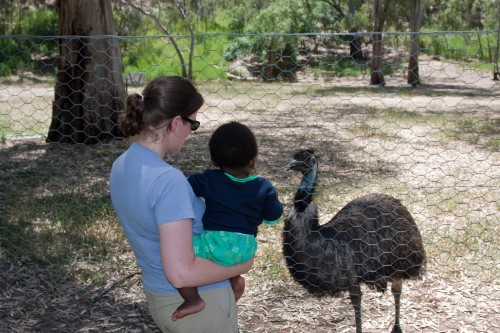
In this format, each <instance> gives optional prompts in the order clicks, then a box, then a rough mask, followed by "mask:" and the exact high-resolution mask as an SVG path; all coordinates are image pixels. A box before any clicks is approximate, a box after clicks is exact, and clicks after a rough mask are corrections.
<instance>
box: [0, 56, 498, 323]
mask: <svg viewBox="0 0 500 333" xmlns="http://www.w3.org/2000/svg"><path fill="white" fill-rule="evenodd" d="M435 66H437V65H436V64H434V67H432V66H430V67H431V69H433V70H436V67H435ZM446 68H447V70H448V71H449V70H450V68H449V67H446ZM425 70H426V69H425V67H424V68H423V69H422V71H423V73H424V74H425ZM467 73H468V75H472V74H470V73H469V72H467ZM444 79H445V78H443V80H444ZM464 79H467V78H464ZM346 80H349V79H346ZM439 80H441V79H440V78H439V76H437V79H436V81H435V82H430V80H429V82H426V85H425V86H424V87H422V88H419V89H417V90H407V89H402V90H401V93H398V89H397V88H390V87H388V88H386V90H383V89H380V88H366V87H365V86H364V82H359V81H356V82H357V83H355V82H353V83H349V82H344V81H342V82H336V81H333V82H330V83H328V84H324V83H322V82H317V83H315V82H312V83H311V82H310V83H298V84H294V85H280V84H269V85H257V86H255V85H254V84H255V83H253V84H252V83H241V84H240V83H238V84H234V83H231V84H227V83H225V84H224V83H220V82H219V83H217V84H215V83H214V84H211V83H206V84H204V85H203V87H202V89H203V90H204V91H203V92H204V95H205V96H206V97H207V105H208V106H207V107H206V108H205V109H204V110H203V112H202V113H201V114H200V116H199V118H200V120H201V121H202V123H203V127H202V128H201V129H200V130H199V131H197V132H196V133H195V134H194V135H192V136H191V137H190V139H189V140H188V142H187V144H186V146H185V149H184V150H183V152H182V153H181V154H177V155H175V156H170V157H169V158H168V159H169V162H171V163H172V164H174V165H177V166H179V167H181V168H189V169H193V168H195V169H200V170H201V169H203V168H205V167H207V166H208V165H209V157H208V152H207V149H206V142H207V139H208V137H209V135H210V133H211V132H212V130H213V129H214V128H215V127H216V126H217V125H218V124H220V123H222V122H225V121H228V120H231V119H236V120H239V121H242V122H245V123H247V124H248V125H250V126H251V127H252V129H253V130H254V131H255V132H256V134H257V136H258V140H259V144H260V156H259V161H258V174H259V175H261V176H265V177H267V178H269V179H270V180H271V181H272V182H273V183H274V184H275V185H276V186H277V188H278V190H279V194H280V198H281V199H282V201H283V202H284V204H285V206H286V210H287V211H288V210H289V209H290V207H291V202H292V196H293V193H294V190H295V188H296V186H297V184H298V181H299V176H298V175H297V174H294V173H288V172H285V171H284V166H285V165H286V163H288V161H289V160H290V158H291V154H292V152H293V151H294V150H295V149H296V148H301V147H308V148H314V149H315V150H316V151H317V152H318V154H319V155H320V171H321V174H320V185H319V191H318V192H319V193H318V196H317V198H316V203H317V205H318V206H319V209H320V213H321V220H322V221H327V220H328V219H330V218H331V217H332V216H333V214H334V213H335V212H336V211H338V210H339V209H340V208H341V207H342V206H343V205H345V204H346V203H347V202H348V201H349V200H352V199H353V198H355V197H356V196H358V195H361V194H365V193H367V192H374V191H379V192H385V193H388V194H391V195H394V196H396V197H398V198H400V199H401V200H402V202H403V203H404V204H405V205H407V206H408V208H409V210H410V212H411V213H412V214H413V216H414V218H415V220H416V221H417V224H418V225H419V227H420V230H421V233H422V235H423V237H424V242H425V246H426V251H427V255H428V258H429V263H428V267H427V273H426V275H425V276H424V278H423V279H422V280H419V281H411V282H408V283H406V284H405V286H404V288H403V292H404V294H403V299H402V326H403V329H404V330H405V332H493V331H497V330H499V329H500V320H499V318H500V317H499V310H498V309H499V308H500V285H499V283H498V276H500V272H499V266H500V265H499V260H498V257H499V255H500V253H499V246H498V244H499V236H498V235H499V234H500V223H499V214H498V212H499V203H498V197H499V188H500V171H499V161H500V156H499V149H498V134H499V133H498V117H499V112H498V111H499V110H500V105H499V98H498V96H499V86H498V84H497V85H494V84H493V85H492V84H491V81H484V80H473V79H470V80H471V82H474V84H470V85H465V86H464V82H468V81H463V82H462V85H457V86H456V87H455V86H454V85H453V84H451V83H450V84H448V85H447V86H446V87H445V86H444V85H443V82H442V81H439ZM221 84H222V85H221ZM35 88H36V89H39V90H36V91H45V90H44V89H47V88H46V87H44V86H43V85H40V86H37V87H35ZM12 89H14V88H9V89H5V90H1V89H0V92H2V91H3V92H4V93H5V92H8V93H10V94H11V95H12V91H11V90H12ZM50 94H51V92H50V89H47V91H46V93H45V94H41V95H42V96H40V95H37V96H38V97H37V103H38V102H39V103H43V101H44V100H45V99H46V98H48V97H47V96H50ZM13 95H14V97H12V98H13V99H14V100H17V99H22V98H25V97H24V95H25V94H23V95H22V94H13ZM436 96H437V97H436ZM464 96H465V97H464ZM15 103H18V102H15ZM15 103H14V104H13V105H17V104H15ZM2 107H4V104H2ZM16 108H17V109H19V110H21V109H23V107H22V106H16ZM45 109H46V108H45ZM49 113H50V111H49ZM37 114H38V113H37ZM38 116H40V117H41V115H40V114H38ZM16 117H17V116H16ZM28 118H30V119H31V116H28ZM42 118H43V117H42ZM42 118H40V122H42V123H43V122H44V120H43V119H42ZM12 119H13V118H12ZM16 119H17V118H16ZM19 122H21V123H22V121H21V120H20V121H19ZM44 126H48V125H47V123H45V125H44ZM45 128H46V127H45ZM13 134H15V133H10V134H8V135H6V136H5V137H4V141H5V142H4V143H3V144H1V146H0V149H1V150H0V170H1V176H0V186H1V188H2V192H1V193H0V199H1V202H0V209H1V210H2V212H1V214H0V289H1V292H2V293H1V296H0V332H158V331H157V329H156V328H155V325H154V323H153V322H152V321H151V318H150V316H149V314H148V311H147V306H146V304H145V299H144V295H143V293H142V290H141V281H140V276H139V275H137V274H135V273H136V272H137V267H136V265H135V262H134V259H133V257H132V254H131V253H130V250H129V247H128V245H127V243H126V240H125V239H124V237H123V234H122V232H121V229H120V227H119V225H118V223H117V220H116V217H115V215H114V212H113V210H112V208H111V205H110V202H109V198H108V193H107V187H108V184H107V179H108V173H109V169H110V166H111V163H112V161H113V160H114V158H115V157H116V156H117V155H118V154H119V153H120V152H121V151H123V150H124V149H125V148H126V147H127V142H125V141H116V142H107V143H102V144H99V145H96V146H92V147H79V146H61V145H49V144H46V143H45V142H43V140H42V139H40V138H37V137H33V138H29V137H16V136H15V135H13ZM258 240H259V244H260V247H259V252H258V257H257V259H256V263H255V266H254V268H253V269H252V271H251V272H250V273H249V274H247V276H246V278H247V282H248V288H247V291H246V293H245V295H244V297H243V298H242V299H241V301H240V310H239V314H240V324H241V329H242V331H243V332H290V333H291V332H312V331H314V332H318V333H320V332H321V333H322V332H354V315H353V311H352V307H351V305H350V302H349V300H348V298H347V297H345V296H344V297H340V298H327V297H325V298H315V297H312V296H310V295H308V294H307V293H306V292H305V291H304V290H303V289H302V288H301V287H299V286H298V285H297V284H295V283H294V282H293V281H292V280H291V278H290V276H289V274H288V271H287V269H286V267H285V264H284V260H283V258H282V255H281V225H277V226H274V227H262V228H261V231H260V233H259V236H258ZM363 291H364V298H363V308H364V312H363V325H364V329H365V330H366V331H370V332H382V331H389V330H390V328H391V325H392V321H393V309H392V307H393V300H392V296H391V295H390V293H386V294H379V293H376V292H374V291H372V290H365V289H364V290H363Z"/></svg>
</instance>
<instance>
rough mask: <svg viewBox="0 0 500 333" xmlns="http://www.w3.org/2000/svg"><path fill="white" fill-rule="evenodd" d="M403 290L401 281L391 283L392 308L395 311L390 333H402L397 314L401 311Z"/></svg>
mask: <svg viewBox="0 0 500 333" xmlns="http://www.w3.org/2000/svg"><path fill="white" fill-rule="evenodd" d="M402 290H403V280H401V279H398V280H393V281H392V282H391V291H392V294H393V295H394V307H395V309H396V315H395V321H394V327H393V328H392V333H403V331H402V330H401V326H400V325H399V313H400V309H401V303H400V302H401V292H402Z"/></svg>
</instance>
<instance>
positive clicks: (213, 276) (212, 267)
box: [159, 219, 253, 288]
mask: <svg viewBox="0 0 500 333" xmlns="http://www.w3.org/2000/svg"><path fill="white" fill-rule="evenodd" d="M159 233H160V253H161V258H162V264H163V270H164V271H165V275H166V277H167V279H168V280H169V281H170V283H171V284H172V285H173V286H174V287H175V288H183V287H197V286H202V285H206V284H211V283H215V282H219V281H223V280H226V279H229V278H231V277H234V276H237V275H241V274H244V273H246V272H248V271H249V270H250V269H251V268H252V265H253V259H251V260H248V261H247V262H244V263H242V264H238V265H234V266H221V265H219V264H216V263H214V262H212V261H210V260H208V259H203V258H199V257H195V256H194V251H193V233H192V221H191V219H184V220H178V221H172V222H168V223H163V224H161V225H160V227H159Z"/></svg>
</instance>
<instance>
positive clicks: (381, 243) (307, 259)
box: [283, 150, 426, 333]
mask: <svg viewBox="0 0 500 333" xmlns="http://www.w3.org/2000/svg"><path fill="white" fill-rule="evenodd" d="M287 169H288V170H295V171H299V172H301V173H302V175H303V176H302V180H301V183H300V185H299V188H298V189H297V192H296V194H295V197H294V207H293V209H292V210H291V211H290V212H289V214H288V217H287V218H286V220H285V226H284V230H283V254H284V256H285V260H286V263H287V266H288V269H289V272H290V274H291V275H292V276H293V278H294V279H295V280H296V281H297V282H298V283H299V284H301V285H302V286H303V287H305V288H306V289H307V290H308V291H309V292H310V293H313V294H323V295H324V294H329V295H332V296H335V295H338V294H340V293H341V292H344V291H347V292H349V296H350V299H351V303H352V305H353V307H354V313H355V322H356V332H357V333H362V327H361V326H362V325H361V288H360V286H361V284H363V283H365V284H367V285H368V286H370V287H372V288H375V289H377V290H378V291H385V290H386V289H387V284H388V283H391V291H392V293H393V295H394V302H395V323H394V327H393V329H392V332H393V333H400V332H402V330H401V327H400V320H399V318H400V296H401V291H402V284H403V280H405V279H412V278H418V277H420V276H421V274H423V270H424V266H425V261H426V256H425V251H424V247H423V244H422V238H421V236H420V232H419V230H418V228H417V225H416V224H415V221H414V220H413V217H412V216H411V214H410V213H409V212H408V210H407V209H406V207H405V206H403V204H402V203H401V202H400V201H399V200H398V199H396V198H393V197H391V196H389V195H386V194H380V193H372V194H368V195H365V196H362V197H359V198H357V199H354V200H353V201H351V202H349V203H348V204H347V205H346V206H344V207H343V208H342V209H341V210H340V211H339V212H338V213H337V214H336V215H335V216H334V217H333V218H332V219H331V221H330V222H328V223H326V224H324V225H320V224H319V221H318V212H317V208H316V206H315V205H314V203H313V202H312V199H313V195H314V191H315V186H316V182H317V176H318V163H317V157H316V155H315V154H314V151H312V150H300V151H298V152H296V153H295V154H294V161H292V162H291V163H290V164H288V166H287Z"/></svg>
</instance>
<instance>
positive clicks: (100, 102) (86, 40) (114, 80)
mask: <svg viewBox="0 0 500 333" xmlns="http://www.w3.org/2000/svg"><path fill="white" fill-rule="evenodd" d="M57 9H58V12H59V32H60V36H61V38H60V44H59V64H58V73H57V82H56V86H55V98H54V104H53V110H52V122H51V124H50V128H49V133H48V137H47V141H49V142H60V143H84V144H93V143H96V142H99V141H101V140H103V139H107V138H115V137H120V136H122V134H121V132H120V130H119V129H118V126H116V118H117V115H118V113H119V112H120V111H122V110H123V107H124V100H125V97H126V91H125V88H124V83H123V77H122V62H121V56H120V50H119V45H118V41H117V39H116V37H114V35H115V28H114V23H113V14H112V11H111V3H110V1H109V0H58V1H57Z"/></svg>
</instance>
